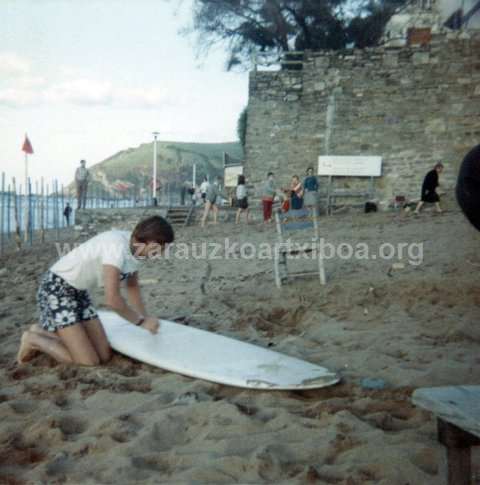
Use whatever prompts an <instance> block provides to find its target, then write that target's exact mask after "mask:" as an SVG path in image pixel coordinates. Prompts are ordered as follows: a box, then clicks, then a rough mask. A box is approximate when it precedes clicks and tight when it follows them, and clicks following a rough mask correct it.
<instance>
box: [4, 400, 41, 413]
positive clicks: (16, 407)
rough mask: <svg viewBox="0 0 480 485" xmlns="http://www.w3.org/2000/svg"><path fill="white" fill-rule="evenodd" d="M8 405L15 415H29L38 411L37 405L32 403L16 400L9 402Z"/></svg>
mask: <svg viewBox="0 0 480 485" xmlns="http://www.w3.org/2000/svg"><path fill="white" fill-rule="evenodd" d="M8 404H9V406H10V407H11V408H12V410H13V411H14V412H15V413H16V414H29V413H31V412H33V411H34V410H35V409H38V403H36V402H34V401H26V400H18V401H10V402H9V403H8Z"/></svg>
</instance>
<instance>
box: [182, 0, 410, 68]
mask: <svg viewBox="0 0 480 485" xmlns="http://www.w3.org/2000/svg"><path fill="white" fill-rule="evenodd" d="M405 1H406V0H356V1H355V2H352V1H351V0H194V11H193V26H192V28H191V29H190V30H189V31H190V32H194V33H197V34H198V35H199V39H198V41H199V46H200V49H205V50H208V49H209V48H210V47H211V46H212V45H213V44H215V43H217V42H221V43H226V45H227V49H228V53H229V58H228V62H227V68H228V69H231V68H233V67H234V66H237V65H244V66H248V65H249V63H250V61H251V59H252V56H253V55H262V56H264V57H265V58H266V59H270V60H275V59H278V57H279V56H280V55H281V54H282V53H284V52H288V51H292V50H305V49H311V50H319V49H343V48H345V47H347V46H354V47H359V48H363V47H367V46H371V45H375V44H376V43H378V41H379V39H380V37H381V35H382V32H383V28H384V26H385V24H386V22H387V21H388V19H389V18H390V16H391V15H392V13H393V12H394V9H395V8H396V7H397V6H399V5H401V4H403V3H405Z"/></svg>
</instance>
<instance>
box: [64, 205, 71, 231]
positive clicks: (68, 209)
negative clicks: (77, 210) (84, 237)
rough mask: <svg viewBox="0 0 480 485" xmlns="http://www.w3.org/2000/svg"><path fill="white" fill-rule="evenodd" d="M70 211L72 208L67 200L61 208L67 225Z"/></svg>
mask: <svg viewBox="0 0 480 485" xmlns="http://www.w3.org/2000/svg"><path fill="white" fill-rule="evenodd" d="M71 213H72V208H71V206H70V203H69V202H67V205H66V206H65V209H64V210H63V216H64V217H65V220H66V221H67V226H69V225H70V214H71Z"/></svg>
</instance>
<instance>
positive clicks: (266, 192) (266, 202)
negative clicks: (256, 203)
mask: <svg viewBox="0 0 480 485" xmlns="http://www.w3.org/2000/svg"><path fill="white" fill-rule="evenodd" d="M275 193H276V189H275V176H274V173H273V172H268V174H267V180H265V182H264V183H263V186H262V207H263V222H264V223H267V222H270V221H271V220H272V207H273V199H274V198H275Z"/></svg>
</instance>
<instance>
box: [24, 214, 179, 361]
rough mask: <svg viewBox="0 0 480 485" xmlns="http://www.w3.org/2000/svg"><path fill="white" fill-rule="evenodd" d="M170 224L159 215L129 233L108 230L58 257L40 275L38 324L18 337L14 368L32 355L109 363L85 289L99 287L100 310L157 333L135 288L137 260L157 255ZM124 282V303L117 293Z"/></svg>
mask: <svg viewBox="0 0 480 485" xmlns="http://www.w3.org/2000/svg"><path fill="white" fill-rule="evenodd" d="M173 239H174V233H173V229H172V227H171V226H170V224H169V223H168V222H167V221H166V220H165V219H163V218H162V217H160V216H152V217H150V218H148V219H145V220H143V221H141V222H139V223H138V224H137V225H136V227H135V229H134V230H133V232H131V233H130V232H127V231H117V230H112V231H107V232H103V233H100V234H98V235H97V236H95V237H93V238H91V239H89V240H88V241H86V242H84V243H83V244H81V245H80V246H78V247H76V248H75V249H73V250H72V251H70V252H69V253H67V254H66V255H65V256H62V257H61V258H60V259H59V260H58V261H57V262H56V263H55V264H54V265H53V266H52V267H51V268H50V269H49V270H48V271H47V272H46V273H45V274H44V275H43V277H42V279H41V282H40V287H39V290H38V293H37V301H38V309H39V313H40V324H34V325H32V326H31V327H30V328H29V330H27V331H25V332H24V333H23V335H22V338H21V342H20V349H19V351H18V354H17V361H18V363H19V364H23V363H24V362H27V361H28V360H30V359H31V358H33V356H34V355H35V354H36V353H37V352H43V353H46V354H48V355H49V356H51V357H53V358H54V359H55V360H56V361H58V362H61V363H66V364H79V365H85V366H94V365H99V364H102V363H105V362H108V360H110V357H111V349H110V346H109V344H108V341H107V337H106V335H105V331H104V329H103V327H102V324H101V322H100V320H99V319H98V315H97V312H96V310H95V308H94V307H93V305H92V301H91V299H90V295H89V290H90V289H93V288H95V287H98V286H101V285H103V286H104V293H105V306H107V307H108V308H109V309H110V310H112V311H114V312H116V313H118V315H120V316H121V317H123V318H125V319H126V320H128V321H129V322H131V323H132V324H134V325H140V326H141V327H142V328H144V329H145V330H146V331H149V332H151V333H156V332H157V331H158V328H159V322H158V319H157V318H155V317H152V316H149V315H148V313H147V311H146V310H145V306H144V304H143V301H142V296H141V291H140V286H139V284H138V270H139V268H140V262H141V260H148V259H154V258H156V257H157V256H160V255H161V253H162V252H163V251H164V249H165V247H166V246H167V245H168V244H169V243H171V242H173ZM121 281H124V282H125V285H126V293H127V301H125V300H124V298H123V296H122V294H121V293H120V283H121Z"/></svg>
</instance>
